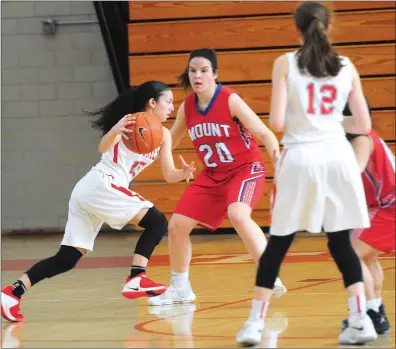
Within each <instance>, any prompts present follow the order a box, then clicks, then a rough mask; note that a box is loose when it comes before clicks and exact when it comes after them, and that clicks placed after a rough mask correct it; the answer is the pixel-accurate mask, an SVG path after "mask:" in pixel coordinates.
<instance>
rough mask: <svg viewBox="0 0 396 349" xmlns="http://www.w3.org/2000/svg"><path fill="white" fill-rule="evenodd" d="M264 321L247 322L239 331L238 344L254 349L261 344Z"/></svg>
mask: <svg viewBox="0 0 396 349" xmlns="http://www.w3.org/2000/svg"><path fill="white" fill-rule="evenodd" d="M263 329H264V321H262V320H259V321H249V320H248V321H246V322H245V326H244V327H243V328H242V330H240V331H239V333H238V335H237V337H236V342H237V343H238V344H241V345H243V346H246V347H253V346H255V345H257V344H259V343H260V342H261V339H262V337H263Z"/></svg>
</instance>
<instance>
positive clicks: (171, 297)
mask: <svg viewBox="0 0 396 349" xmlns="http://www.w3.org/2000/svg"><path fill="white" fill-rule="evenodd" d="M196 298H197V297H196V296H195V294H194V292H193V290H192V288H191V285H190V284H188V287H187V288H186V289H184V290H181V289H178V288H176V287H175V286H173V285H171V286H169V287H168V288H167V289H166V291H165V292H164V293H163V294H161V295H160V296H157V297H152V298H149V300H148V305H165V304H177V303H189V302H193V301H195V299H196Z"/></svg>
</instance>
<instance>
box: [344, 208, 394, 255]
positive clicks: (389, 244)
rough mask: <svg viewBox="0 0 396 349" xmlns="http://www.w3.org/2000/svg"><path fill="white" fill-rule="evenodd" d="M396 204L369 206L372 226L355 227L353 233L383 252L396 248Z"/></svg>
mask: <svg viewBox="0 0 396 349" xmlns="http://www.w3.org/2000/svg"><path fill="white" fill-rule="evenodd" d="M395 214H396V212H395V205H392V206H390V207H386V208H379V207H373V208H369V216H370V222H371V227H370V228H366V229H355V230H353V231H352V234H353V235H354V236H356V237H357V238H359V239H360V240H362V241H363V242H365V243H366V244H367V245H369V246H371V247H373V248H375V249H376V250H379V251H383V252H392V251H394V250H395V229H396V226H395V225H396V224H395V223H396V220H395Z"/></svg>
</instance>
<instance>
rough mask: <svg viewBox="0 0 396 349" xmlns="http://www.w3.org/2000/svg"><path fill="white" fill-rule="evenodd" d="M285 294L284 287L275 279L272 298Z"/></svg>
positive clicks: (285, 289)
mask: <svg viewBox="0 0 396 349" xmlns="http://www.w3.org/2000/svg"><path fill="white" fill-rule="evenodd" d="M286 293H287V288H286V286H285V285H284V284H283V283H282V281H281V280H280V279H279V278H276V280H275V284H274V288H273V290H272V297H274V298H279V297H281V296H283V295H284V294H286Z"/></svg>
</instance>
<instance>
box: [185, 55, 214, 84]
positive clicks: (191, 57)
mask: <svg viewBox="0 0 396 349" xmlns="http://www.w3.org/2000/svg"><path fill="white" fill-rule="evenodd" d="M195 57H203V58H206V59H207V60H208V61H210V63H211V64H212V71H213V73H216V71H217V68H218V67H217V55H216V51H215V50H213V49H211V48H200V49H198V50H194V51H192V52H191V53H190V57H189V58H188V63H187V67H186V68H185V69H184V71H183V73H181V74H180V75H179V76H178V78H179V86H182V87H183V88H184V90H187V89H188V88H189V87H190V86H191V84H190V79H189V77H188V70H189V64H190V61H191V60H192V59H193V58H195Z"/></svg>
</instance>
